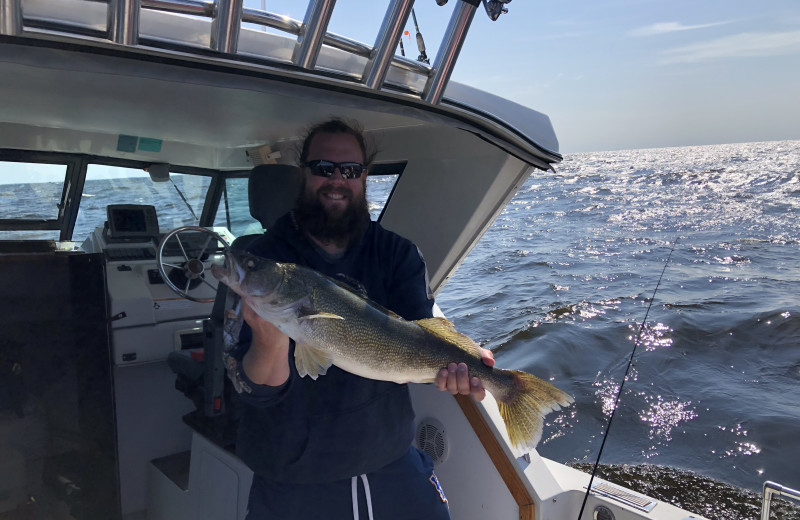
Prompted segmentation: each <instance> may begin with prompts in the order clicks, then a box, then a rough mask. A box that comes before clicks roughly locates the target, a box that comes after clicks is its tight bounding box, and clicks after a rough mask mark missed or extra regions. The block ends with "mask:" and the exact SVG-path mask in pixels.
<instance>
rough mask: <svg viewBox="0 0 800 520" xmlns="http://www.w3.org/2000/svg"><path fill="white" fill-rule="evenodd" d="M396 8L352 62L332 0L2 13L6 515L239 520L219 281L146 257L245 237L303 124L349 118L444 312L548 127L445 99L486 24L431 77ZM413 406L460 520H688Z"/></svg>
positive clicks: (549, 157) (547, 149)
mask: <svg viewBox="0 0 800 520" xmlns="http://www.w3.org/2000/svg"><path fill="white" fill-rule="evenodd" d="M505 3H507V2H506V1H492V2H485V1H484V7H485V8H486V11H487V12H488V13H489V14H490V17H495V18H496V17H497V16H499V15H500V14H501V13H502V8H503V5H504V4H505ZM412 5H413V3H412V2H411V1H409V0H392V1H391V2H389V5H388V8H387V12H386V16H385V18H384V20H383V23H382V26H381V28H380V31H379V34H378V37H377V39H376V41H375V43H374V45H365V44H363V43H360V42H356V41H353V40H350V39H348V38H344V37H341V36H337V35H334V34H330V33H329V32H327V30H326V29H327V25H328V20H329V19H330V15H331V10H332V9H333V8H334V2H333V1H332V0H312V1H311V2H310V3H309V8H308V11H307V13H306V16H305V19H304V20H302V21H300V20H291V19H288V18H286V17H282V16H279V15H276V14H273V13H269V12H266V11H261V10H257V9H249V8H243V6H242V1H241V0H217V1H216V2H212V1H203V0H110V1H109V2H108V3H106V2H102V1H87V0H59V1H58V2H53V1H52V0H0V78H2V79H1V80H0V99H2V100H3V101H2V108H0V164H1V165H2V173H0V184H2V185H3V186H2V189H0V197H3V199H2V200H3V203H2V208H3V209H2V210H0V211H1V212H0V239H2V240H0V266H2V267H0V286H2V287H4V289H3V290H4V298H3V299H2V300H3V312H2V313H0V314H1V315H2V316H4V318H3V320H4V321H3V323H4V324H5V327H4V329H5V330H6V331H8V332H7V339H6V345H5V347H4V348H3V354H2V356H3V357H2V358H0V359H2V361H4V362H6V365H4V366H8V367H11V368H9V369H6V368H3V370H6V372H5V373H3V374H0V376H2V378H3V379H0V391H3V392H5V396H4V397H5V398H6V404H3V405H2V408H0V518H3V519H4V518H28V517H30V516H24V515H26V514H27V515H31V514H33V513H35V512H38V513H37V514H40V515H41V516H40V517H42V518H44V517H48V518H76V519H95V518H104V519H125V520H134V519H143V518H147V519H150V520H157V519H164V520H167V519H175V520H180V519H241V518H243V517H244V514H245V509H246V502H247V496H248V491H249V484H250V479H251V473H250V470H249V469H248V468H247V467H246V466H245V465H244V464H243V463H242V462H241V461H240V460H239V459H237V457H236V456H235V455H234V453H233V451H232V442H233V435H232V432H233V429H234V428H235V424H234V423H233V421H232V420H231V418H230V415H231V414H230V413H229V410H227V409H226V408H227V405H228V404H229V400H228V396H226V395H225V384H224V375H223V371H222V369H221V365H220V364H221V361H220V360H219V359H218V356H217V357H214V353H215V352H216V353H218V345H219V330H218V329H217V328H215V324H218V323H217V322H216V321H215V319H214V318H213V317H211V316H212V313H213V311H214V303H212V302H213V300H214V298H215V294H216V291H215V289H214V287H213V285H214V284H212V283H210V281H209V280H206V279H203V278H198V279H197V280H196V281H195V282H194V283H192V284H190V282H191V281H190V280H188V279H186V278H184V279H180V280H179V279H178V278H180V277H179V276H178V278H176V279H174V280H173V285H176V286H177V288H178V289H182V290H185V291H188V293H189V295H190V296H192V298H193V299H184V298H182V297H180V296H178V295H176V294H175V293H174V292H173V291H172V290H171V289H170V288H169V287H168V286H167V284H165V283H164V277H163V276H161V273H160V272H159V270H158V268H157V263H156V260H157V258H156V257H157V256H160V257H161V260H163V262H165V263H166V264H167V267H166V270H165V273H166V272H167V271H170V272H171V271H182V269H178V268H171V267H169V266H170V265H178V264H181V265H182V264H183V263H184V262H185V260H186V259H187V252H186V251H182V250H181V249H179V248H177V247H176V246H172V247H170V246H169V245H167V246H165V248H164V249H158V243H159V240H160V239H161V238H162V237H163V236H164V235H165V234H167V233H169V232H170V231H171V230H173V229H175V228H179V227H182V226H187V225H189V226H199V227H202V228H205V229H212V230H214V231H216V232H217V233H218V234H219V235H220V236H221V237H222V238H224V239H225V240H227V241H232V240H234V239H235V238H236V237H238V236H242V235H245V234H249V233H252V232H257V233H259V232H262V231H263V229H262V228H263V222H262V223H259V222H258V221H257V220H256V219H255V218H253V217H252V216H251V215H249V211H248V209H249V208H248V202H247V189H248V178H249V176H250V173H251V170H253V168H254V167H255V166H257V165H260V164H264V165H266V166H259V168H261V170H263V171H264V172H266V173H264V174H265V175H273V176H274V177H275V182H276V184H275V185H276V186H277V180H278V177H279V175H280V172H281V171H282V169H281V166H280V165H286V164H292V163H293V161H294V154H293V149H294V147H295V146H296V145H297V141H298V136H299V135H301V133H302V131H303V129H304V128H305V127H307V126H308V125H310V124H313V123H315V122H318V121H320V120H323V119H326V118H328V117H331V116H342V117H346V118H353V119H357V120H359V121H360V122H361V123H362V124H363V125H364V127H365V130H366V132H367V135H368V136H369V137H370V138H372V139H374V140H376V141H377V142H378V143H379V145H380V153H379V155H378V156H377V161H376V165H375V167H374V168H373V169H372V170H371V172H370V173H371V176H373V178H374V179H378V180H379V181H380V183H381V185H382V186H384V187H383V188H381V189H383V192H385V193H386V200H385V201H381V207H382V208H383V210H382V212H381V214H380V221H381V223H382V224H383V225H384V226H385V227H386V228H388V229H391V230H393V231H396V232H398V233H400V234H401V235H404V236H406V237H408V238H409V239H411V240H413V241H414V242H415V243H416V244H418V246H419V247H420V249H421V250H422V251H423V253H424V256H425V258H426V261H427V265H428V269H429V272H430V283H431V287H432V288H433V290H434V291H435V292H438V291H440V290H441V288H442V287H443V286H444V285H445V283H446V282H447V280H448V278H449V277H450V276H451V275H452V274H453V273H454V272H455V270H456V269H457V268H458V266H459V264H460V263H461V262H462V261H463V260H464V258H465V256H466V255H467V254H468V253H469V251H470V250H471V248H472V247H473V246H474V245H475V243H476V242H477V241H478V240H479V239H480V238H481V236H482V235H483V233H484V232H485V231H486V230H487V229H488V227H489V226H490V225H491V224H492V222H493V221H494V220H495V218H496V217H497V216H498V214H499V213H500V211H501V210H502V209H503V208H504V206H505V205H506V203H507V202H508V201H509V200H510V199H511V198H512V197H513V196H514V194H515V193H516V191H517V190H518V189H519V188H520V187H521V186H522V185H523V183H524V182H525V181H526V179H527V178H528V177H529V176H530V175H531V174H533V175H535V174H536V171H537V170H544V169H548V168H551V167H552V165H553V164H555V163H558V162H559V161H560V160H561V156H560V155H559V153H558V141H557V139H556V136H555V133H554V131H553V128H552V125H551V123H550V120H549V118H548V117H547V116H545V115H543V114H541V113H538V112H536V111H534V110H531V109H529V108H526V107H523V106H520V105H518V104H515V103H512V102H510V101H508V100H506V99H503V98H501V97H498V96H496V95H493V94H489V93H486V92H481V91H478V90H476V89H473V88H470V87H467V86H465V85H460V84H456V83H453V82H449V78H450V74H451V72H452V67H453V65H454V64H455V61H456V59H457V57H458V54H459V51H460V49H461V44H462V42H463V40H464V38H465V37H466V35H467V32H468V29H469V27H470V24H471V22H472V20H473V17H474V16H475V15H476V11H482V10H483V9H482V8H481V7H480V5H479V4H478V2H477V1H475V2H471V1H457V2H456V5H455V7H454V8H453V14H452V19H451V22H450V25H449V27H448V29H447V31H446V32H445V37H444V39H443V41H442V43H441V45H440V48H439V49H440V50H439V52H438V54H437V56H436V58H435V60H434V61H433V65H431V66H428V65H425V64H422V63H420V62H418V61H412V60H408V59H405V58H402V57H398V56H395V46H396V43H397V42H398V40H399V37H400V34H401V31H402V29H403V27H404V26H405V23H406V21H407V20H408V17H409V13H410V10H411V7H412ZM511 15H513V14H509V15H508V16H511ZM243 24H247V25H243ZM258 26H266V27H269V28H271V29H273V30H274V31H271V32H267V31H262V30H259V27H258ZM277 31H282V34H279V33H278V32H277ZM276 165H277V166H276ZM6 188H7V189H6ZM266 189H267V190H273V188H266ZM278 189H279V188H277V187H276V188H274V191H272V192H271V193H272V196H273V198H274V200H276V201H277V202H276V206H275V208H278V209H280V202H281V201H283V202H284V203H285V202H286V201H288V202H289V203H290V202H291V200H292V199H291V197H287V196H286V195H282V194H281V193H280V192H279V191H278ZM265 196H266V195H265ZM266 224H267V225H268V222H267V223H266ZM186 240H187V242H186V244H187V245H186V248H187V249H189V252H188V256H191V255H193V254H194V255H199V252H205V253H207V255H205V256H204V257H203V258H201V261H204V262H205V263H206V265H207V264H208V263H209V262H213V261H215V260H217V259H218V258H219V253H220V247H221V245H220V244H217V247H213V243H212V247H209V246H208V244H206V243H205V242H204V241H203V240H204V239H201V240H200V241H199V242H197V241H195V240H194V239H193V238H191V237H189V238H186ZM176 276H177V275H176ZM170 278H171V274H170ZM170 278H168V279H170ZM190 278H191V276H190ZM190 285H191V288H189V287H190ZM176 372H180V373H181V378H180V379H178V381H179V384H180V385H182V387H181V389H182V390H184V391H183V392H182V391H179V390H177V389H176V388H175V385H176ZM555 383H556V385H557V384H558V381H555ZM412 386H413V388H412V395H413V400H414V407H415V412H416V415H417V421H418V433H419V435H418V438H417V442H418V443H419V445H420V447H421V448H422V449H424V450H425V451H427V452H428V453H429V454H430V455H431V456H432V457H433V458H434V459H435V461H436V472H437V475H439V477H440V480H441V482H442V485H443V487H444V488H445V490H446V492H447V496H448V499H449V505H450V508H451V512H452V517H453V518H454V519H457V520H469V519H475V520H477V519H484V518H491V519H512V518H513V519H517V518H519V519H533V518H537V519H561V518H584V519H589V518H594V519H614V518H616V519H618V520H623V519H659V520H671V519H675V520H678V519H682V520H685V519H689V518H701V517H700V516H699V515H697V514H694V513H692V512H690V511H686V510H682V509H680V508H678V507H675V506H673V505H670V504H668V503H665V502H661V501H658V500H655V499H652V498H649V497H647V496H644V495H641V494H639V493H636V492H634V491H632V490H629V489H625V488H623V487H621V486H617V485H614V484H611V483H609V482H605V481H602V480H601V479H597V478H595V479H594V480H593V483H592V489H591V490H589V491H588V492H587V486H588V485H589V482H590V476H589V475H587V474H585V473H583V472H580V471H578V470H575V469H572V468H570V467H568V466H565V465H563V464H560V463H556V462H554V461H551V460H547V459H544V458H542V457H540V456H539V455H538V454H537V453H536V452H535V451H533V452H531V453H529V454H527V455H526V456H524V457H516V456H515V455H514V454H513V453H512V451H511V449H510V447H509V443H508V439H507V435H506V432H505V429H504V426H503V424H502V420H501V419H500V417H499V414H498V412H497V406H496V405H495V403H494V401H493V399H492V398H491V397H490V396H487V398H486V399H485V400H484V401H483V402H481V403H476V402H475V401H474V400H472V399H471V398H459V399H454V398H453V397H452V396H450V395H449V394H447V393H443V392H439V391H437V390H436V389H435V388H433V387H430V386H424V385H416V386H414V385H412ZM0 395H1V394H0ZM187 396H188V397H191V398H192V399H190V398H187ZM358 441H359V440H358V439H353V442H358ZM770 490H771V491H770V496H771V494H772V493H773V492H778V493H780V494H785V495H790V496H791V495H792V494H793V493H794V494H796V492H794V491H793V490H787V489H786V488H780V487H775V486H771V487H770ZM584 501H585V504H584ZM581 512H582V513H581Z"/></svg>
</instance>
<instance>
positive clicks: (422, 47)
mask: <svg viewBox="0 0 800 520" xmlns="http://www.w3.org/2000/svg"><path fill="white" fill-rule="evenodd" d="M411 16H412V17H413V18H414V27H415V28H416V29H417V49H419V57H418V58H417V61H421V62H422V63H425V64H426V65H430V64H431V60H429V59H428V55H427V54H425V40H423V39H422V33H421V32H419V25H418V24H417V14H416V13H415V12H414V9H413V8H412V9H411ZM401 41H402V40H401Z"/></svg>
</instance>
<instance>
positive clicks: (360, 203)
mask: <svg viewBox="0 0 800 520" xmlns="http://www.w3.org/2000/svg"><path fill="white" fill-rule="evenodd" d="M326 190H332V191H334V192H338V193H343V190H341V189H335V188H321V189H320V190H318V191H317V193H312V194H309V193H306V189H305V186H303V189H302V190H301V191H300V196H299V197H298V198H297V203H296V204H295V207H294V216H295V219H296V222H297V224H298V225H299V226H300V228H301V229H302V230H303V231H305V232H307V233H308V234H310V235H311V236H313V237H314V238H316V239H317V240H319V241H320V242H322V243H323V244H335V245H336V246H338V247H343V248H346V247H349V246H350V245H352V244H353V243H355V242H356V241H357V240H358V239H360V238H361V235H363V234H364V230H365V229H366V228H367V225H368V224H369V220H370V217H369V207H368V206H367V199H366V197H365V196H364V193H363V192H362V193H361V194H360V195H357V196H354V195H353V192H352V191H351V190H345V191H344V195H345V196H347V197H349V198H350V203H349V204H348V205H347V207H346V208H345V209H344V210H343V211H342V212H341V213H339V214H335V215H334V214H329V213H328V210H327V209H326V208H325V206H323V205H322V202H320V194H322V193H324V192H325V191H326ZM337 213H338V212H337Z"/></svg>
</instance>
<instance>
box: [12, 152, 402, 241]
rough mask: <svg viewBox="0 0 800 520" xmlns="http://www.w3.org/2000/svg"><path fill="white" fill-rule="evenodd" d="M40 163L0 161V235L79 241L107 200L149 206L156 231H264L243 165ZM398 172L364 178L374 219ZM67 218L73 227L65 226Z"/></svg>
mask: <svg viewBox="0 0 800 520" xmlns="http://www.w3.org/2000/svg"><path fill="white" fill-rule="evenodd" d="M40 161H42V159H41V158H39V157H37V158H34V157H31V158H26V159H25V160H22V161H20V160H8V161H2V160H0V167H2V168H3V170H4V171H5V172H6V173H7V175H4V176H3V179H4V180H5V183H3V184H0V240H52V241H59V240H62V241H73V242H74V243H76V244H80V243H82V242H83V241H84V240H85V239H86V238H87V237H88V236H89V235H90V234H91V233H92V232H93V231H94V230H95V229H96V228H98V227H102V226H103V223H104V222H105V221H106V219H107V214H106V208H107V207H108V206H109V205H112V204H142V205H151V206H154V207H155V208H156V212H157V214H158V223H159V228H160V230H161V232H167V231H169V230H171V229H174V228H177V227H181V226H220V227H224V228H227V229H228V230H229V231H230V232H231V233H232V234H233V235H234V236H241V235H248V234H258V233H263V232H264V229H263V228H262V226H261V224H260V223H259V222H258V221H257V220H255V219H254V218H253V217H252V216H251V215H250V211H249V204H248V192H247V184H248V172H247V171H237V172H200V173H197V172H189V173H184V172H170V174H169V178H168V179H166V180H165V181H163V182H155V181H153V179H152V178H151V176H150V174H149V173H148V172H147V171H146V170H145V168H144V167H142V166H140V165H135V166H118V165H107V164H97V163H89V164H85V165H80V164H78V161H77V160H76V159H75V157H70V158H66V159H64V158H61V159H57V158H56V159H53V160H51V161H50V162H40ZM82 166H83V167H85V168H86V177H85V181H84V182H83V188H82V190H80V189H78V188H76V187H75V186H73V184H79V183H80V180H79V179H80V176H78V175H75V174H74V173H73V171H74V170H76V169H80V168H81V167H82ZM398 178H399V175H376V176H373V177H370V178H369V179H368V183H367V190H368V194H367V197H368V199H369V201H370V213H371V215H372V218H373V219H375V220H378V219H379V218H380V214H381V211H382V210H383V208H384V206H385V204H386V201H387V200H388V198H389V197H390V195H391V192H392V189H393V188H394V185H395V183H396V182H397V179H398ZM216 180H218V181H219V182H215V181H216ZM215 184H216V185H218V189H215ZM71 215H72V216H71ZM72 218H74V225H70V221H71V219H72ZM62 230H63V231H62Z"/></svg>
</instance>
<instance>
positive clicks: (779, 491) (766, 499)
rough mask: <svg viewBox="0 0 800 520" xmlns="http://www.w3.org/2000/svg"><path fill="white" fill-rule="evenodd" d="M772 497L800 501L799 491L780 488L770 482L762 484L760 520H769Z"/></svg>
mask: <svg viewBox="0 0 800 520" xmlns="http://www.w3.org/2000/svg"><path fill="white" fill-rule="evenodd" d="M772 495H779V496H785V497H789V498H792V499H794V500H800V491H797V490H796V489H792V488H788V487H786V486H781V485H780V484H777V483H775V482H772V481H770V480H768V481H766V482H764V490H763V492H762V497H763V498H762V500H761V520H769V511H770V509H771V508H772Z"/></svg>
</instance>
